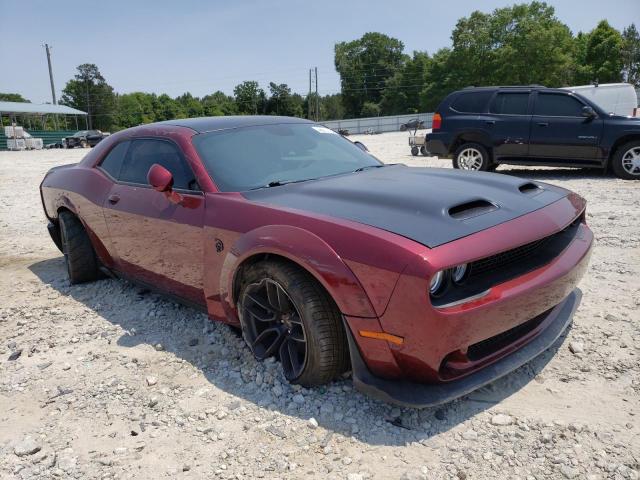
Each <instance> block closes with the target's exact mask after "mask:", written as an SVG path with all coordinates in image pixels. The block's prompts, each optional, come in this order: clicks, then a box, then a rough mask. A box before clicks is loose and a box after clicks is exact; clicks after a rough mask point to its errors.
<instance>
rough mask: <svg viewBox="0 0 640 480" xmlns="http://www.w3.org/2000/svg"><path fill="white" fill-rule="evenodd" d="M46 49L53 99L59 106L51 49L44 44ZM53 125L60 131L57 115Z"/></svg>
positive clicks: (54, 117)
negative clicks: (54, 82) (54, 83)
mask: <svg viewBox="0 0 640 480" xmlns="http://www.w3.org/2000/svg"><path fill="white" fill-rule="evenodd" d="M44 49H45V50H46V52H47V65H48V66H49V82H50V83H51V99H52V100H53V104H54V105H57V104H58V102H57V100H56V87H55V86H54V85H53V70H52V68H51V47H50V46H49V44H48V43H45V44H44ZM53 123H54V125H55V129H56V130H57V129H58V117H57V115H54V116H53Z"/></svg>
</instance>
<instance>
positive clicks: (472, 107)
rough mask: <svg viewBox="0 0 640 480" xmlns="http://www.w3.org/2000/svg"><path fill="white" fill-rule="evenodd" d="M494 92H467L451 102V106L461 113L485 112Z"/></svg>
mask: <svg viewBox="0 0 640 480" xmlns="http://www.w3.org/2000/svg"><path fill="white" fill-rule="evenodd" d="M491 95H493V92H490V91H487V92H465V93H461V94H460V95H458V97H457V98H456V99H455V100H454V101H453V103H452V104H451V108H452V109H453V110H455V111H456V112H461V113H483V112H484V111H485V109H486V106H487V102H488V101H489V99H490V98H491Z"/></svg>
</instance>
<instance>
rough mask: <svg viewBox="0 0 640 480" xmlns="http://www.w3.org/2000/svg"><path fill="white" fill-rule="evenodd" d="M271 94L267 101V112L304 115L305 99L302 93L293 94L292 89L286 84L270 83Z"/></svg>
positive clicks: (292, 115) (295, 115)
mask: <svg viewBox="0 0 640 480" xmlns="http://www.w3.org/2000/svg"><path fill="white" fill-rule="evenodd" d="M269 91H270V92H271V96H270V97H269V100H268V101H267V113H268V114H270V115H286V116H290V117H302V114H303V110H302V106H303V100H302V97H301V96H300V95H297V94H296V95H292V94H291V89H290V88H289V87H288V86H287V85H286V84H285V83H281V84H279V85H278V84H276V83H274V82H270V83H269Z"/></svg>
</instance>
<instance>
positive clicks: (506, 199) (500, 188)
mask: <svg viewBox="0 0 640 480" xmlns="http://www.w3.org/2000/svg"><path fill="white" fill-rule="evenodd" d="M567 194H568V191H567V190H564V189H562V188H559V187H554V186H552V185H547V184H543V183H538V182H535V183H534V182H531V181H529V180H525V179H522V178H517V177H511V176H507V175H501V174H495V173H484V172H462V171H459V170H451V169H436V168H415V167H406V166H404V165H394V166H387V167H384V168H377V169H371V170H366V171H363V172H357V173H352V174H346V175H337V176H334V177H326V178H322V179H319V180H313V181H307V182H302V183H293V184H288V185H283V186H279V187H271V188H265V189H260V190H255V191H250V192H245V193H243V195H244V196H245V197H246V198H247V199H249V200H251V201H254V202H259V203H263V204H268V205H272V206H276V207H280V208H287V209H295V210H302V211H307V212H312V213H315V214H322V215H329V216H332V217H337V218H341V219H346V220H351V221H354V222H358V223H362V224H365V225H370V226H373V227H377V228H380V229H382V230H386V231H389V232H393V233H396V234H398V235H402V236H403V237H407V238H410V239H412V240H415V241H416V242H419V243H421V244H423V245H426V246H427V247H430V248H433V247H437V246H439V245H442V244H445V243H447V242H451V241H453V240H457V239H459V238H462V237H465V236H467V235H471V234H473V233H476V232H479V231H481V230H485V229H487V228H490V227H493V226H495V225H498V224H500V223H504V222H507V221H509V220H513V219H514V218H517V217H520V216H522V215H525V214H527V213H531V212H533V211H535V210H538V209H540V208H542V207H545V206H547V205H549V204H551V203H553V202H556V201H558V200H560V199H561V198H563V197H565V196H566V195H567Z"/></svg>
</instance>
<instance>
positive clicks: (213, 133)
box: [41, 116, 593, 407]
mask: <svg viewBox="0 0 640 480" xmlns="http://www.w3.org/2000/svg"><path fill="white" fill-rule="evenodd" d="M41 194H42V202H43V205H44V210H45V214H46V216H47V218H48V219H49V225H48V228H49V232H50V234H51V237H52V239H53V241H54V242H55V243H56V245H57V246H58V248H59V249H60V250H61V251H62V252H63V254H64V257H65V260H66V265H67V270H68V274H69V279H70V281H71V283H80V282H86V281H90V280H95V279H98V278H100V277H101V276H103V275H105V274H107V275H112V276H114V275H115V276H118V277H122V278H126V279H130V280H132V281H134V282H137V283H140V284H143V285H145V286H147V287H150V288H153V289H155V290H157V291H159V292H162V293H164V294H167V295H169V296H171V297H173V298H174V299H176V300H177V301H181V302H184V303H186V304H188V305H192V306H194V307H195V308H198V309H201V310H202V311H204V312H206V313H207V314H208V315H209V317H210V318H211V319H213V320H218V321H222V322H226V323H228V324H230V325H233V326H236V327H240V328H241V330H242V335H243V337H244V339H245V341H246V343H247V345H248V347H249V348H250V349H251V351H252V352H253V354H254V355H255V357H256V358H257V359H258V360H262V359H265V358H267V357H271V356H274V357H276V358H277V359H278V360H279V361H280V364H281V365H282V369H283V373H284V375H285V377H286V378H287V379H288V380H289V381H290V382H293V383H298V384H301V385H304V386H314V385H320V384H323V383H326V382H329V381H331V380H332V379H334V378H335V377H336V376H338V375H340V374H341V373H343V372H344V371H346V370H348V369H351V370H352V372H353V380H354V383H355V385H356V387H357V388H359V389H360V390H361V391H363V392H365V393H367V394H369V395H372V396H374V397H377V398H381V399H384V400H386V401H389V402H393V403H397V404H400V405H406V406H415V407H425V406H430V405H435V404H438V403H442V402H446V401H448V400H451V399H453V398H456V397H459V396H461V395H464V394H467V393H469V392H470V391H472V390H474V389H476V388H478V387H480V386H482V385H485V384H487V383H488V382H491V381H493V380H495V379H496V378H499V377H501V376H503V375H505V374H507V373H508V372H510V371H512V370H514V369H515V368H517V367H519V366H520V365H522V364H524V363H525V362H527V361H529V360H530V359H532V358H533V357H535V356H536V355H538V354H540V353H541V352H543V351H544V350H545V349H547V348H549V347H550V346H551V345H552V344H553V343H554V342H555V341H556V339H558V337H559V336H560V335H561V334H562V333H563V331H564V330H565V328H566V327H567V325H568V324H569V323H570V322H571V317H572V315H573V312H574V311H575V309H576V307H577V306H578V303H579V301H580V291H579V290H578V289H577V288H576V285H577V284H578V282H579V281H580V278H581V277H582V275H583V273H584V271H585V269H586V268H587V264H588V261H589V255H590V251H591V244H592V240H593V234H592V233H591V231H590V230H589V228H588V227H587V225H586V223H585V201H584V199H582V198H581V197H580V196H578V195H576V194H574V193H571V192H569V191H567V190H564V189H562V188H559V187H555V186H552V185H547V184H544V183H539V182H531V181H527V180H523V179H520V178H514V177H509V176H506V175H499V174H492V173H483V172H459V171H453V170H448V169H435V168H410V167H407V166H404V165H385V164H383V163H381V162H380V161H379V160H377V159H376V158H375V157H374V156H372V155H371V154H369V153H368V152H367V151H366V149H365V148H363V146H362V145H359V146H358V145H354V144H353V143H351V142H350V141H349V140H347V139H345V138H343V137H341V136H340V135H337V134H336V133H334V132H333V131H332V130H329V129H328V128H326V127H323V126H321V125H318V124H316V123H313V122H309V121H306V120H300V119H295V118H287V117H267V116H253V117H252V116H247V117H215V118H195V119H186V120H174V121H168V122H161V123H155V124H151V125H145V126H140V127H135V128H131V129H129V130H125V131H122V132H119V133H116V134H114V135H111V136H110V137H107V138H106V139H105V140H103V141H102V142H100V143H99V144H98V145H97V146H96V147H95V148H94V149H93V150H92V151H91V152H90V153H89V154H87V156H86V157H84V159H83V160H82V161H81V162H80V163H78V164H75V165H65V166H61V167H56V168H53V169H52V170H50V171H49V172H48V173H47V175H46V176H45V178H44V180H43V182H42V185H41Z"/></svg>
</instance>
